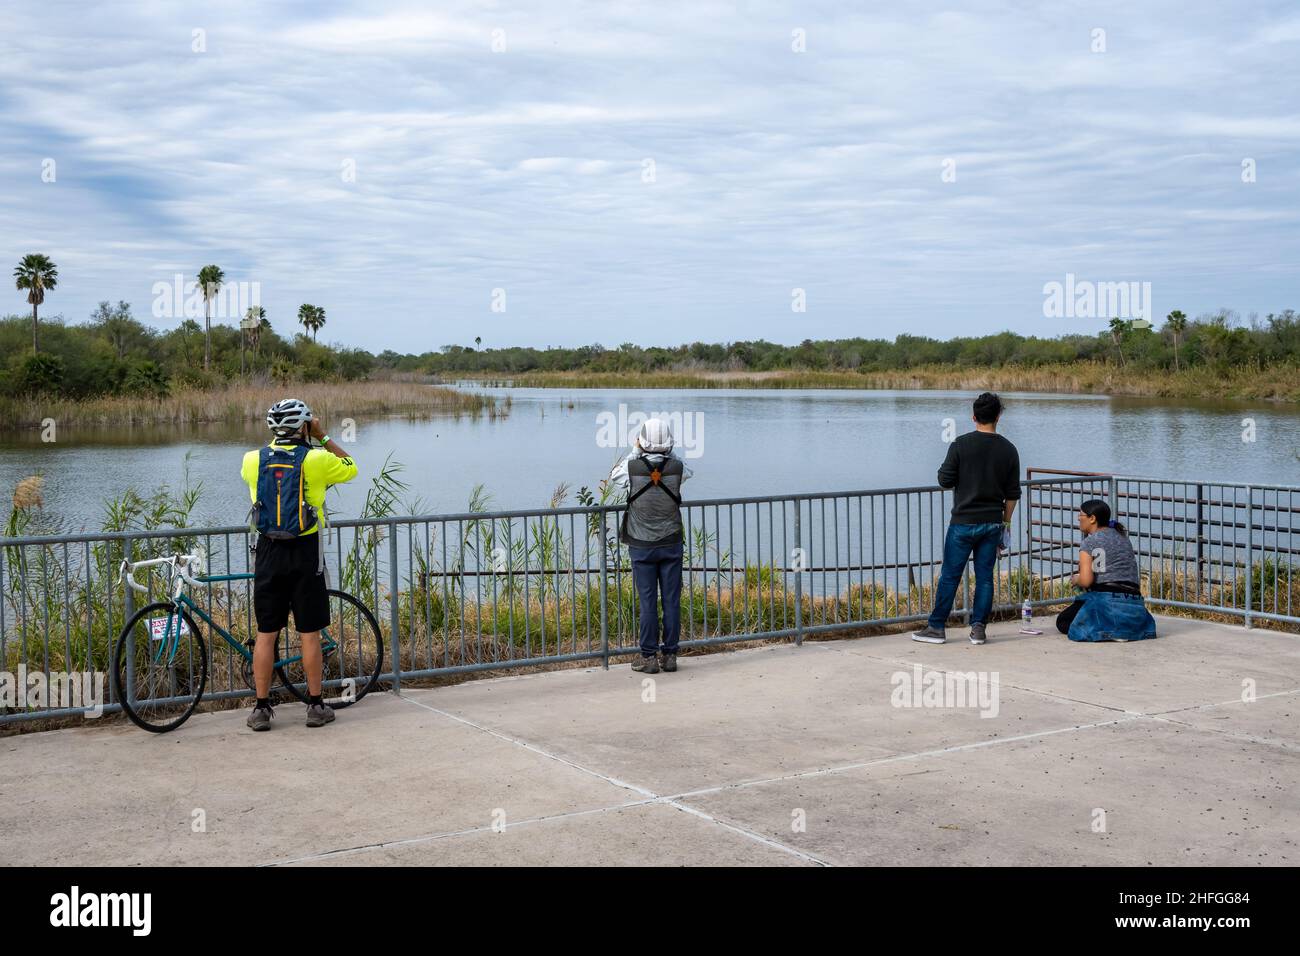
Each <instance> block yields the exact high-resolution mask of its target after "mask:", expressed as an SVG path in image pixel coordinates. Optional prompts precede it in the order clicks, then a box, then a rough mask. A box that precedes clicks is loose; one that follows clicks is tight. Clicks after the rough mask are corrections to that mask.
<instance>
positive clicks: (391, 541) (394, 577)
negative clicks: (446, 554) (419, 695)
mask: <svg viewBox="0 0 1300 956" xmlns="http://www.w3.org/2000/svg"><path fill="white" fill-rule="evenodd" d="M399 583H400V579H399V577H398V572H397V522H396V521H389V522H388V647H389V653H390V654H391V655H392V659H393V693H394V694H401V692H402V644H401V641H400V640H399V638H398V633H397V628H398V623H397V599H398V584H399Z"/></svg>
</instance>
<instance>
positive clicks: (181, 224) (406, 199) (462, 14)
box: [0, 0, 1300, 352]
mask: <svg viewBox="0 0 1300 956" xmlns="http://www.w3.org/2000/svg"><path fill="white" fill-rule="evenodd" d="M851 6H853V5H849V4H844V3H840V2H828V3H782V4H778V3H743V4H734V5H731V4H713V3H708V2H690V3H683V4H674V3H670V2H667V0H659V2H654V3H646V4H634V3H617V4H615V3H607V2H591V3H567V2H559V0H555V2H545V3H540V2H539V3H535V4H512V3H488V2H483V3H464V2H457V0H447V2H440V3H437V4H422V5H412V6H398V5H393V6H389V5H385V4H381V3H378V2H365V3H360V2H358V3H351V4H350V3H328V2H315V0H313V2H302V3H279V4H276V3H240V2H227V3H220V4H215V3H214V4H204V5H194V6H190V5H185V4H174V3H108V2H105V3H100V4H86V3H81V2H78V3H63V2H51V0H42V2H39V3H33V2H28V0H18V2H10V3H8V4H6V8H5V10H6V21H7V22H6V23H5V29H4V31H3V35H2V36H0V185H2V188H0V255H2V257H3V261H4V262H7V263H16V261H17V259H18V258H19V257H20V256H21V255H22V254H24V253H27V252H45V253H47V254H49V255H50V256H51V257H52V258H53V259H54V260H55V261H56V262H57V264H58V266H59V271H60V280H59V286H58V289H57V290H56V291H55V292H53V293H51V295H50V296H49V298H48V300H47V304H46V306H45V307H44V309H45V311H46V312H47V313H49V314H51V315H54V314H58V313H62V315H63V316H65V317H66V318H67V319H68V320H69V321H82V320H84V319H85V318H86V317H87V315H88V314H89V312H90V311H91V309H92V308H93V307H94V305H95V303H96V302H98V301H99V300H101V299H110V300H113V301H117V300H119V299H125V300H127V301H129V302H131V303H132V304H133V306H134V309H135V312H136V314H137V316H139V317H142V318H144V319H146V320H147V321H150V322H153V323H154V324H157V325H167V324H171V323H172V321H173V320H171V319H169V318H166V317H164V318H154V317H153V316H152V315H151V304H152V302H153V299H154V293H153V286H154V284H155V283H157V282H160V281H161V282H170V281H171V280H172V277H173V276H174V275H175V274H177V273H181V274H183V275H184V276H185V277H187V278H192V277H193V275H194V273H195V272H196V271H197V269H198V267H199V266H201V265H204V264H206V263H209V262H211V263H216V264H218V265H220V266H222V267H223V268H224V270H225V273H226V276H227V278H228V280H231V281H246V282H257V283H259V284H260V295H261V301H262V304H263V306H264V307H265V308H266V309H267V311H268V314H269V317H270V319H271V321H272V323H273V324H274V325H276V327H277V328H278V329H280V330H281V331H282V332H288V331H291V330H292V328H293V325H294V316H295V314H296V312H297V308H298V305H299V304H300V303H302V302H312V303H315V304H318V305H321V306H324V307H325V308H326V310H327V315H328V325H327V326H326V329H325V331H324V332H323V333H322V337H323V338H326V339H329V340H331V341H339V342H343V343H346V344H349V345H361V346H364V347H367V348H370V349H372V350H379V349H383V348H394V349H397V350H399V351H417V352H418V351H424V350H426V349H436V348H438V347H439V346H442V345H444V344H448V343H462V344H463V343H469V342H472V340H473V339H474V337H475V336H481V337H482V338H483V340H484V344H485V345H510V344H521V345H537V346H544V345H550V344H554V345H561V344H563V345H572V344H582V343H590V342H597V341H598V342H602V343H604V344H606V345H616V344H618V343H620V342H626V341H635V342H639V343H642V344H675V343H679V342H683V341H693V340H697V339H703V340H708V341H729V340H734V339H741V338H758V337H763V338H767V339H770V340H775V341H782V342H798V341H800V340H801V339H804V338H809V337H811V338H831V337H842V336H849V335H868V336H886V337H893V336H894V335H896V334H898V333H899V332H905V331H907V332H916V333H921V334H929V335H934V336H938V337H947V336H951V335H959V334H971V333H982V332H991V331H997V330H1001V329H1004V328H1011V329H1015V330H1017V331H1021V332H1034V333H1039V334H1057V333H1059V332H1066V331H1092V330H1094V329H1097V328H1100V327H1101V326H1102V325H1103V324H1104V317H1103V318H1093V319H1079V318H1047V317H1045V316H1044V314H1043V300H1044V295H1043V286H1044V284H1045V283H1048V282H1051V281H1053V280H1055V281H1063V280H1064V278H1065V276H1066V274H1067V273H1073V274H1074V275H1075V276H1076V277H1078V278H1079V279H1083V280H1091V281H1138V282H1150V283H1151V288H1152V297H1153V300H1154V302H1153V304H1154V309H1155V311H1156V313H1157V317H1159V316H1163V315H1164V314H1165V313H1166V312H1167V311H1169V310H1170V309H1174V308H1181V309H1182V310H1183V311H1185V312H1187V313H1188V314H1191V315H1195V314H1198V313H1201V312H1204V311H1209V310H1214V309H1218V308H1221V307H1228V308H1233V309H1236V310H1237V311H1238V312H1240V313H1241V314H1242V315H1243V316H1247V315H1249V314H1250V313H1251V312H1258V313H1261V314H1264V313H1267V312H1271V311H1278V310H1280V309H1283V308H1287V307H1300V288H1298V282H1297V274H1298V272H1300V268H1298V266H1300V240H1298V239H1297V229H1296V226H1297V216H1300V189H1298V188H1297V182H1298V181H1300V109H1298V108H1297V104H1298V101H1300V93H1297V91H1298V90H1300V8H1297V7H1296V6H1295V4H1294V3H1290V2H1251V3H1241V4H1235V3H1233V4H1229V3H1220V2H1213V3H1211V2H1195V0H1178V2H1162V0H1157V2H1143V3H1140V4H1135V3H1132V2H1131V0H1126V2H1122V3H1088V4H1082V3H1077V4H1074V3H1063V2H1023V0H1022V2H1011V0H1007V2H969V3H962V4H956V5H954V6H952V7H951V8H949V7H945V6H944V5H941V4H933V3H906V2H903V3H892V4H871V5H870V6H871V7H873V8H876V11H875V12H849V11H850V7H851ZM863 6H866V5H863ZM422 8H423V9H422ZM1097 31H1104V34H1103V33H1098V32H1097ZM1103 45H1104V51H1103V50H1101V49H1100V47H1101V46H1103ZM800 46H802V47H803V50H802V52H800V51H798V50H796V49H795V48H796V47H800ZM49 160H53V165H51V164H50V163H49ZM1246 160H1251V161H1253V168H1254V171H1255V172H1254V175H1255V180H1256V181H1254V182H1243V161H1246ZM1248 165H1250V164H1248ZM51 173H52V175H51ZM50 179H53V181H48V180H50ZM6 268H7V270H8V271H12V270H11V267H6ZM8 271H7V272H6V274H8ZM8 287H9V288H10V292H9V299H8V302H7V304H5V305H0V312H14V313H23V312H24V311H25V310H26V306H25V303H24V300H23V296H22V294H21V293H18V292H16V291H15V290H13V289H12V284H10V286H8ZM496 289H501V290H504V304H505V311H504V312H500V311H497V312H494V311H493V308H492V306H493V290H496ZM794 289H803V290H805V295H806V302H807V309H806V311H804V312H795V311H792V308H791V302H792V290H794ZM500 301H501V298H500V296H498V298H497V302H498V304H499V303H500Z"/></svg>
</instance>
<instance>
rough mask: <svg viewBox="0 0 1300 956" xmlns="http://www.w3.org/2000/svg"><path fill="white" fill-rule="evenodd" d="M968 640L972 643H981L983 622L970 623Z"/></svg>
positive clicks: (982, 639) (982, 640)
mask: <svg viewBox="0 0 1300 956" xmlns="http://www.w3.org/2000/svg"><path fill="white" fill-rule="evenodd" d="M970 642H971V643H972V644H983V643H984V625H983V624H972V625H971V626H970Z"/></svg>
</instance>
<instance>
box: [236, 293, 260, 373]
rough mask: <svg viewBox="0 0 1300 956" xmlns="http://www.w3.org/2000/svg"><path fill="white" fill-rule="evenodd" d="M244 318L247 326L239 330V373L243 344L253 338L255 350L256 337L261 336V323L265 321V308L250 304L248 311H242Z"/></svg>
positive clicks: (254, 348)
mask: <svg viewBox="0 0 1300 956" xmlns="http://www.w3.org/2000/svg"><path fill="white" fill-rule="evenodd" d="M244 318H245V319H246V320H248V323H249V327H248V328H242V327H241V328H240V330H239V374H240V375H243V374H244V346H245V345H246V344H247V343H248V340H249V339H252V340H253V350H254V351H256V350H257V342H258V339H260V338H261V332H262V323H263V322H265V321H266V309H264V308H262V307H261V306H260V305H250V306H249V307H248V311H247V312H246V313H244Z"/></svg>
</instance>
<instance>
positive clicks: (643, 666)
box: [632, 654, 659, 674]
mask: <svg viewBox="0 0 1300 956" xmlns="http://www.w3.org/2000/svg"><path fill="white" fill-rule="evenodd" d="M632 670H634V671H640V672H641V673H642V674H658V673H659V655H657V654H651V655H650V656H649V657H646V656H645V655H644V654H638V655H637V658H636V660H634V661H633V662H632Z"/></svg>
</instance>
